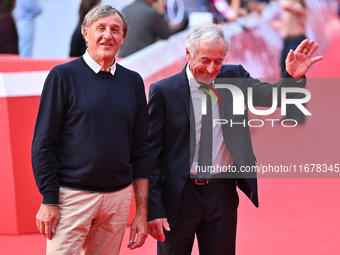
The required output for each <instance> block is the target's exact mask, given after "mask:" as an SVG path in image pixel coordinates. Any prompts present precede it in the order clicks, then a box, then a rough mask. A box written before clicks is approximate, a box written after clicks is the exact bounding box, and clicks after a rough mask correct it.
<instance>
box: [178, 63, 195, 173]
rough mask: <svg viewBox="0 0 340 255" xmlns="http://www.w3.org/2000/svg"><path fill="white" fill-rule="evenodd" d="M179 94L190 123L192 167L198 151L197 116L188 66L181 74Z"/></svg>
mask: <svg viewBox="0 0 340 255" xmlns="http://www.w3.org/2000/svg"><path fill="white" fill-rule="evenodd" d="M178 93H179V95H180V97H181V99H182V103H183V105H184V111H185V114H186V116H187V118H188V120H189V123H190V127H189V128H190V138H189V139H190V167H191V165H192V162H193V160H194V155H195V149H196V124H195V115H194V108H193V105H192V99H191V96H190V88H189V81H188V78H187V75H186V66H185V67H184V69H183V70H182V72H181V73H180V78H179V82H178Z"/></svg>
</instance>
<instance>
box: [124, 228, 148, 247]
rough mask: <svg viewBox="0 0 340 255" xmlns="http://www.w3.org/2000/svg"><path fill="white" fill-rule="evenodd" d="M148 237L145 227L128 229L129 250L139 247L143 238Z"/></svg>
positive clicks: (142, 242) (143, 240)
mask: <svg viewBox="0 0 340 255" xmlns="http://www.w3.org/2000/svg"><path fill="white" fill-rule="evenodd" d="M147 237H148V233H147V230H146V229H143V228H131V230H130V239H129V244H128V248H130V249H131V250H133V249H136V248H138V247H141V246H142V245H143V244H144V242H145V239H146V238H147Z"/></svg>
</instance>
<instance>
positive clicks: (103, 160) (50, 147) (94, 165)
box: [32, 57, 148, 204]
mask: <svg viewBox="0 0 340 255" xmlns="http://www.w3.org/2000/svg"><path fill="white" fill-rule="evenodd" d="M147 136H148V115H147V104H146V98H145V91H144V83H143V80H142V78H141V77H140V75H139V74H138V73H136V72H133V71H131V70H128V69H126V68H124V67H122V66H120V65H119V64H117V69H116V72H115V75H114V76H112V74H111V73H107V72H99V73H98V74H96V73H95V72H94V71H92V70H91V69H90V67H89V66H88V65H87V64H86V63H85V61H84V60H83V58H82V57H80V58H78V59H76V60H74V61H71V62H69V63H66V64H63V65H59V66H56V67H55V68H53V69H52V70H51V72H50V73H49V75H48V77H47V79H46V81H45V84H44V89H43V92H42V95H41V99H40V106H39V113H38V117H37V121H36V125H35V130H34V137H33V143H32V166H33V172H34V176H35V180H36V183H37V186H38V188H39V191H40V193H41V194H42V195H43V203H44V204H58V197H59V187H60V186H64V187H69V188H75V189H81V190H87V191H94V192H112V191H116V190H119V189H122V188H124V187H126V186H128V185H130V184H131V182H132V180H134V179H146V178H148V174H147V173H148V143H147Z"/></svg>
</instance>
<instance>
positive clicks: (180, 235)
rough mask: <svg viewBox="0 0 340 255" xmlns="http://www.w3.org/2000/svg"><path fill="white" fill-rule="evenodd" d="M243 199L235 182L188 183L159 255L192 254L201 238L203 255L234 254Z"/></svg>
mask: <svg viewBox="0 0 340 255" xmlns="http://www.w3.org/2000/svg"><path fill="white" fill-rule="evenodd" d="M238 204H239V198H238V194H237V191H236V184H235V181H233V180H231V179H230V180H228V182H227V183H213V184H208V185H204V186H198V185H196V184H194V183H191V182H187V183H186V184H185V187H184V190H183V193H182V198H181V202H180V205H179V213H178V217H177V220H176V222H175V224H174V225H170V228H171V231H170V232H167V231H164V232H165V242H158V243H157V254H158V255H190V254H191V251H192V246H193V243H194V238H195V234H196V236H197V241H198V247H199V252H200V255H211V254H219V255H234V254H235V239H236V223H237V207H238Z"/></svg>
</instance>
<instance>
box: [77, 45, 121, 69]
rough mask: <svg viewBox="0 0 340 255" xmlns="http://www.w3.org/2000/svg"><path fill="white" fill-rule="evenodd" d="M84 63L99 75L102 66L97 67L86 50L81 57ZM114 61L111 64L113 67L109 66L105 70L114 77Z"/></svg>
mask: <svg viewBox="0 0 340 255" xmlns="http://www.w3.org/2000/svg"><path fill="white" fill-rule="evenodd" d="M83 58H84V61H85V63H86V64H87V65H88V66H89V67H90V68H91V69H92V70H93V71H94V72H95V73H99V71H101V70H102V68H103V67H102V66H101V65H99V64H98V63H97V62H96V61H95V60H94V59H93V58H92V57H91V56H90V54H89V51H88V49H86V51H85V53H84V55H83ZM116 63H117V61H116V59H115V61H114V62H113V65H112V66H110V67H109V68H107V70H109V72H110V73H111V74H112V75H114V74H115V72H116Z"/></svg>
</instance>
